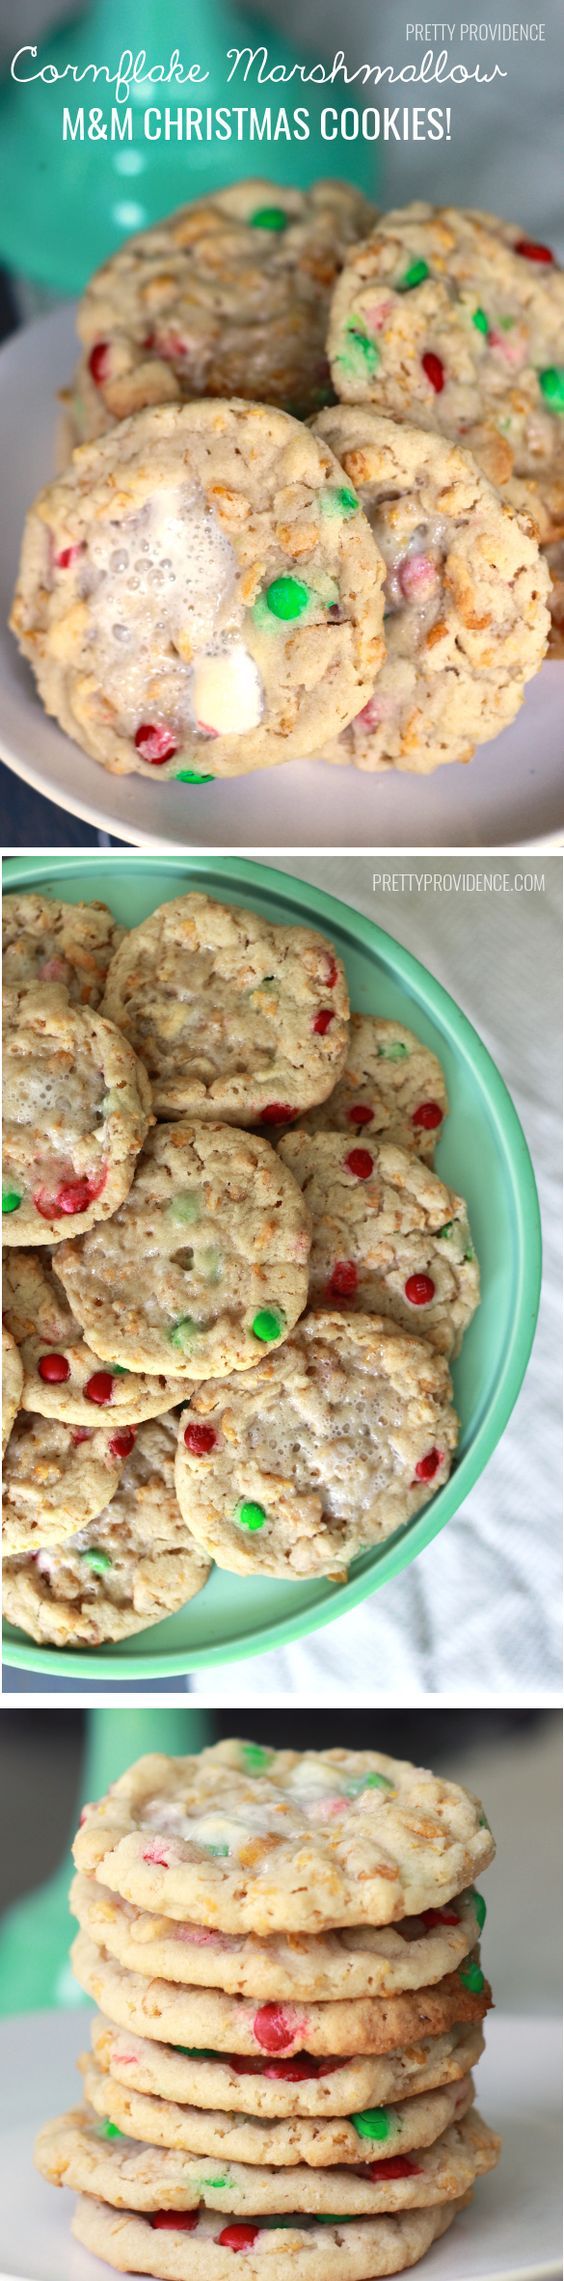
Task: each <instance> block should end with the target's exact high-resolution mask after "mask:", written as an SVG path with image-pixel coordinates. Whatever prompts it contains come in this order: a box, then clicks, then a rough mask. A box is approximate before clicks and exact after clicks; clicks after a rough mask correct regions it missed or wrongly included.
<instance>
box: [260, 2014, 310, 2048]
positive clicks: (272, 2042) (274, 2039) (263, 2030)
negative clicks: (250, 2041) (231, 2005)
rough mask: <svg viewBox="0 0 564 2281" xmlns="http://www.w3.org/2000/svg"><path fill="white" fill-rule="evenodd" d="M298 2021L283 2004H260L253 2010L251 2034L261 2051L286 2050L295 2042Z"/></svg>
mask: <svg viewBox="0 0 564 2281" xmlns="http://www.w3.org/2000/svg"><path fill="white" fill-rule="evenodd" d="M298 2028H299V2022H298V2019H297V2015H296V2013H295V2012H291V2011H290V2010H288V2009H285V2007H284V2005H283V2004H261V2005H260V2008H259V2011H258V2012H255V2017H254V2020H253V2035H254V2037H255V2039H256V2042H257V2043H260V2046H261V2050H262V2051H285V2050H286V2051H287V2049H288V2045H289V2044H292V2043H295V2042H296V2036H297V2033H298Z"/></svg>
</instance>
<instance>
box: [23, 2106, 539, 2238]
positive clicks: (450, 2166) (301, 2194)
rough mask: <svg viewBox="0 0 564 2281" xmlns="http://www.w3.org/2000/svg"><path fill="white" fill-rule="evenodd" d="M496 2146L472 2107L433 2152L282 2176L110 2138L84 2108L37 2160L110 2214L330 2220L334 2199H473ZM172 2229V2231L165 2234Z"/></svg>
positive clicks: (54, 2131) (357, 2208)
mask: <svg viewBox="0 0 564 2281" xmlns="http://www.w3.org/2000/svg"><path fill="white" fill-rule="evenodd" d="M499 2150H500V2141H499V2139H498V2138H496V2136H495V2134H494V2132H493V2131H491V2130H489V2128H488V2125H487V2123H484V2122H483V2121H482V2117H481V2115H478V2114H477V2113H476V2112H475V2110H473V2109H472V2108H469V2109H468V2112H467V2114H465V2115H463V2118H462V2121H460V2122H456V2123H451V2124H450V2125H449V2127H448V2128H447V2130H445V2131H443V2132H442V2133H441V2136H440V2138H437V2139H436V2140H435V2141H434V2142H433V2145H432V2146H425V2147H420V2148H418V2149H417V2160H415V2157H413V2158H412V2159H410V2158H409V2156H408V2155H404V2156H403V2157H399V2158H398V2157H397V2156H396V2157H395V2158H394V2157H393V2156H392V2157H390V2156H388V2158H387V2159H384V2160H383V2161H381V2162H377V2163H368V2164H365V2166H364V2169H359V2170H351V2169H350V2168H349V2169H335V2170H329V2171H328V2172H326V2171H324V2170H322V2169H317V2170H311V2169H307V2168H306V2167H305V2165H303V2167H301V2168H299V2169H296V2168H294V2169H292V2170H290V2171H289V2172H288V2174H287V2175H286V2173H285V2172H284V2171H280V2170H276V2171H274V2170H269V2169H268V2168H266V2166H263V2167H262V2169H253V2168H252V2167H251V2166H250V2165H248V2164H244V2163H236V2162H231V2161H228V2160H225V2159H224V2157H223V2153H222V2155H221V2158H220V2160H219V2162H216V2163H213V2162H211V2163H210V2162H206V2161H204V2162H202V2161H198V2159H197V2157H196V2158H193V2159H192V2160H191V2159H190V2158H188V2160H187V2159H186V2156H185V2155H184V2154H182V2155H180V2156H179V2155H178V2154H177V2153H176V2152H175V2150H174V2149H173V2148H171V2147H167V2148H165V2149H162V2148H159V2150H158V2152H157V2150H156V2148H154V2147H149V2146H145V2145H143V2144H141V2145H139V2144H137V2143H136V2142H135V2140H134V2139H130V2138H124V2137H123V2136H122V2134H121V2133H120V2132H119V2131H118V2132H116V2133H115V2135H114V2133H113V2132H112V2133H110V2132H109V2131H108V2135H107V2136H106V2135H105V2132H104V2125H103V2124H102V2125H100V2123H99V2122H96V2121H94V2118H93V2116H92V2115H91V2114H89V2113H88V2110H87V2109H86V2108H80V2107H77V2108H75V2109H74V2110H71V2112H70V2114H67V2115H59V2116H58V2117H57V2119H56V2121H54V2122H52V2123H46V2124H44V2127H43V2129H42V2130H41V2131H40V2132H39V2136H38V2138H37V2140H36V2145H35V2161H36V2164H37V2168H38V2170H40V2171H41V2174H42V2177H44V2178H46V2179H47V2180H48V2182H49V2184H50V2185H52V2186H71V2187H73V2188H74V2190H75V2192H78V2193H83V2194H90V2195H98V2194H102V2195H103V2196H104V2199H105V2200H106V2201H107V2202H110V2203H111V2205H112V2208H114V2209H121V2208H123V2205H124V2203H125V2204H126V2206H127V2207H128V2208H129V2209H136V2210H146V2211H147V2212H151V2211H155V2210H160V2211H161V2212H163V2211H165V2210H167V2211H174V2210H176V2211H179V2210H180V2211H182V2210H192V2209H198V2208H202V2207H203V2208H204V2209H211V2210H232V2211H234V2212H235V2213H236V2214H239V2215H241V2214H244V2213H245V2212H246V2211H247V2210H249V2211H252V2213H253V2215H258V2214H259V2212H272V2211H276V2212H277V2213H278V2214H279V2215H281V2214H282V2212H283V2211H285V2210H286V2209H289V2210H290V2211H291V2212H292V2211H293V2210H295V2208H296V2204H297V2206H298V2207H299V2209H300V2212H301V2213H303V2214H307V2215H310V2214H312V2215H313V2214H316V2213H318V2212H319V2213H324V2212H325V2211H326V2210H327V2211H328V2213H329V2214H331V2209H332V2206H333V2204H334V2203H335V2201H338V2203H339V2209H340V2211H341V2213H342V2215H343V2216H347V2217H348V2216H351V2217H352V2216H364V2215H366V2216H368V2215H371V2214H372V2215H378V2214H380V2213H382V2214H385V2213H390V2212H391V2211H394V2210H405V2209H413V2208H416V2209H430V2208H433V2207H434V2206H435V2205H436V2204H437V2203H438V2202H446V2201H451V2200H453V2199H456V2198H457V2197H458V2196H459V2195H461V2194H464V2193H467V2192H468V2190H469V2188H470V2187H471V2186H472V2185H473V2183H474V2179H475V2178H476V2177H479V2176H481V2175H482V2174H483V2172H484V2171H487V2170H492V2169H493V2168H494V2167H495V2163H496V2162H497V2160H498V2157H499ZM165 2230H168V2229H165Z"/></svg>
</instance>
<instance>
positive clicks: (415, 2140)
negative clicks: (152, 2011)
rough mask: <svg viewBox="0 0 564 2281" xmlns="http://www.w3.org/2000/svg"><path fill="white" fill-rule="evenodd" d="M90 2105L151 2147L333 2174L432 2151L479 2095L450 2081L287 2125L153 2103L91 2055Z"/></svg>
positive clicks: (84, 2070)
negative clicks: (338, 2168)
mask: <svg viewBox="0 0 564 2281" xmlns="http://www.w3.org/2000/svg"><path fill="white" fill-rule="evenodd" d="M79 2066H80V2071H81V2075H82V2077H83V2083H84V2090H85V2094H86V2098H87V2100H88V2103H89V2105H90V2107H92V2108H93V2109H94V2113H95V2114H97V2115H100V2116H101V2117H102V2119H103V2120H105V2121H109V2122H110V2123H115V2124H117V2127H118V2129H119V2130H120V2131H124V2132H125V2133H126V2135H127V2137H128V2138H134V2139H141V2141H142V2142H143V2143H145V2142H147V2144H148V2145H149V2146H151V2147H156V2146H162V2147H172V2148H173V2149H174V2150H175V2152H176V2153H184V2152H187V2153H188V2154H206V2155H211V2156H212V2157H215V2158H217V2157H219V2158H220V2160H222V2159H223V2156H224V2155H226V2156H227V2159H228V2160H231V2158H232V2159H233V2161H234V2162H245V2163H247V2162H248V2163H251V2164H252V2165H255V2164H258V2165H259V2166H262V2164H267V2165H268V2167H269V2168H274V2169H275V2170H284V2171H286V2170H290V2169H292V2167H294V2166H295V2165H297V2164H299V2165H302V2164H305V2165H306V2167H307V2168H308V2169H313V2170H316V2169H324V2170H326V2169H329V2168H331V2166H333V2165H334V2164H336V2163H339V2164H340V2163H344V2164H349V2165H352V2166H356V2167H358V2166H359V2165H360V2164H362V2163H368V2162H369V2163H370V2164H372V2163H375V2162H377V2161H378V2159H379V2157H381V2156H386V2155H388V2156H389V2155H393V2154H398V2153H402V2154H403V2153H405V2154H409V2153H411V2151H412V2149H414V2148H416V2147H418V2146H431V2145H432V2142H433V2140H434V2139H436V2138H438V2137H439V2136H440V2133H441V2131H443V2130H447V2129H448V2125H449V2123H452V2122H454V2120H455V2119H456V2118H457V2117H458V2116H460V2115H462V2114H464V2113H465V2112H466V2107H467V2106H468V2105H469V2104H470V2102H471V2100H472V2099H473V2097H474V2090H473V2085H472V2078H471V2076H468V2075H465V2076H464V2077H463V2079H462V2082H461V2083H452V2084H447V2085H446V2086H445V2087H444V2089H443V2090H440V2091H427V2092H425V2091H420V2092H419V2093H418V2094H417V2097H416V2098H413V2099H401V2100H399V2101H398V2102H397V2103H396V2104H395V2105H394V2106H390V2107H382V2106H379V2107H374V2108H372V2109H370V2108H369V2109H361V2110H360V2111H359V2112H357V2113H356V2114H354V2113H353V2114H352V2115H350V2116H345V2115H342V2116H338V2115H326V2116H322V2115H316V2116H315V2117H309V2116H303V2115H293V2116H287V2117H285V2118H284V2119H283V2120H271V2119H270V2118H269V2117H264V2116H258V2115H247V2114H244V2113H243V2114H232V2113H228V2112H222V2110H221V2109H217V2108H212V2109H211V2110H209V2111H208V2110H206V2109H202V2108H200V2107H179V2106H176V2105H175V2104H174V2103H173V2101H172V2100H170V2099H161V2098H156V2099H152V2098H147V2097H146V2096H144V2095H143V2093H142V2092H139V2091H137V2090H136V2089H130V2090H127V2091H126V2090H124V2089H123V2088H122V2086H121V2084H119V2083H114V2082H113V2080H112V2077H111V2076H109V2075H105V2074H104V2073H103V2071H102V2069H101V2068H99V2067H97V2066H96V2062H95V2060H93V2059H91V2058H90V2057H89V2056H86V2057H85V2058H84V2059H81V2060H80V2061H79Z"/></svg>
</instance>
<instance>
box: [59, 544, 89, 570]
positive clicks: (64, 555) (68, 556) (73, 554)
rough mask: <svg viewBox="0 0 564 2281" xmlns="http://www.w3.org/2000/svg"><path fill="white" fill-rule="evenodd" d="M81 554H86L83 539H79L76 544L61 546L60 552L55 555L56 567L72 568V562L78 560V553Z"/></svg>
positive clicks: (60, 568) (61, 568) (62, 568)
mask: <svg viewBox="0 0 564 2281" xmlns="http://www.w3.org/2000/svg"><path fill="white" fill-rule="evenodd" d="M79 554H84V540H83V539H80V540H77V543H76V545H75V546H63V547H61V551H60V554H56V555H55V569H56V570H70V566H71V562H76V558H77V555H79Z"/></svg>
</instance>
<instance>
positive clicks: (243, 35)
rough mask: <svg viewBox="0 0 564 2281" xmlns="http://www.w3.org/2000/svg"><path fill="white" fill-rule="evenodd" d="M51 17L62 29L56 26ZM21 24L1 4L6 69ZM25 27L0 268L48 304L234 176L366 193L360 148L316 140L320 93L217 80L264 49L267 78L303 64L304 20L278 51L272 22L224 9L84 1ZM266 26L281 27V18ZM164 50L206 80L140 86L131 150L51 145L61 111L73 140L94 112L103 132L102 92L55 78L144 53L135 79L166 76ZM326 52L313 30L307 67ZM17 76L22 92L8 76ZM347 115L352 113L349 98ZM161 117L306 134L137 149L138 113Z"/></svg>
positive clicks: (326, 99) (0, 144) (0, 94)
mask: <svg viewBox="0 0 564 2281" xmlns="http://www.w3.org/2000/svg"><path fill="white" fill-rule="evenodd" d="M61 13H63V14H64V16H65V21H64V22H63V23H62V24H61V23H60V21H59V18H60V14H61ZM28 15H29V8H28V6H27V5H26V6H25V7H24V8H23V9H21V8H20V7H15V6H13V5H8V6H6V4H5V0H3V6H2V8H1V10H0V31H1V32H2V35H3V45H4V47H5V49H6V59H7V58H8V56H9V54H10V38H9V35H10V31H11V33H12V37H13V50H12V53H14V54H15V53H16V51H18V50H19V48H20V46H22V47H23V46H24V45H28V44H29V42H28V40H26V19H27V17H28ZM31 16H32V22H33V21H34V20H35V19H36V18H37V16H39V24H40V30H42V31H43V36H42V37H41V39H40V44H39V51H38V55H37V61H36V62H34V61H33V60H32V58H31V56H30V55H27V56H26V57H25V58H24V57H23V56H22V59H21V61H20V62H19V63H18V65H17V73H18V79H17V81H16V80H15V79H14V78H13V77H10V76H8V74H6V76H5V78H4V83H3V86H2V88H1V90H0V260H3V261H4V262H5V264H6V265H7V267H9V269H11V270H12V271H14V272H15V273H16V274H17V275H18V276H19V277H20V278H26V279H28V280H31V281H32V282H33V283H35V284H36V285H41V286H42V287H43V288H46V289H48V291H49V292H50V293H53V294H72V293H76V292H79V291H81V289H82V287H83V286H84V285H85V283H86V280H87V278H88V276H89V275H90V272H91V270H92V269H94V268H95V267H97V265H98V263H99V262H100V261H102V260H104V259H105V257H106V256H107V255H108V254H110V253H113V252H114V251H115V248H116V246H117V245H119V244H120V243H121V242H122V240H123V239H124V238H125V237H128V236H129V235H130V234H131V232H132V231H135V230H142V229H144V228H146V227H147V225H148V223H150V222H152V221H155V220H157V219H158V217H159V216H161V215H163V214H166V213H169V212H171V211H172V209H173V208H174V207H175V206H179V205H181V204H183V203H184V201H186V200H189V199H192V198H200V197H203V196H204V195H207V194H208V193H209V192H210V191H212V190H215V189H219V188H221V187H223V186H225V184H226V183H229V182H234V181H236V180H237V179H238V178H240V177H241V176H243V175H261V176H263V177H268V178H269V179H270V180H272V181H273V182H275V183H281V184H282V183H286V184H287V183H291V184H295V185H296V186H297V187H298V188H299V189H305V188H307V185H308V184H309V183H311V182H313V181H315V180H316V178H317V177H318V176H320V175H338V176H339V177H340V178H341V179H342V180H344V181H349V182H354V183H356V184H358V186H359V187H360V188H361V189H364V190H366V191H369V192H370V194H371V195H373V194H374V191H375V188H376V185H377V175H378V171H379V169H378V161H377V158H376V151H375V145H374V144H373V143H366V142H363V141H362V140H361V139H360V138H359V139H358V140H351V141H345V140H343V138H342V137H341V138H340V140H339V142H338V143H335V142H329V143H328V142H323V141H322V139H321V133H320V124H319V122H320V114H321V110H322V107H323V105H324V104H325V103H332V102H334V101H335V91H334V90H332V89H331V88H329V89H327V88H321V87H318V86H316V85H315V84H312V85H309V86H305V87H304V86H303V85H301V84H300V82H299V80H298V81H297V82H296V81H294V80H291V81H290V83H289V84H286V83H285V82H284V81H282V82H280V81H278V82H277V81H274V82H273V83H272V84H268V83H266V84H265V83H263V84H261V83H260V81H259V79H258V66H254V67H253V70H252V72H251V73H250V75H249V77H248V78H246V79H245V80H243V78H242V77H241V73H240V71H239V72H238V74H237V77H236V79H235V80H233V79H230V72H231V70H232V65H231V64H230V63H229V61H228V51H229V50H231V49H246V48H248V47H251V48H252V49H253V50H257V49H260V48H261V47H262V46H266V47H267V49H268V68H269V69H270V70H272V69H273V68H276V69H277V70H278V71H280V69H281V68H284V69H285V70H286V71H288V69H290V68H291V67H292V66H293V65H296V64H298V63H299V62H300V61H304V60H305V61H308V62H309V63H310V64H311V62H312V60H313V58H312V53H311V40H310V39H308V28H307V14H306V15H305V17H304V32H303V36H302V31H301V28H300V27H298V29H297V30H296V32H295V34H294V36H293V37H292V39H291V40H288V39H287V38H286V37H285V34H284V29H283V21H282V23H279V24H277V25H276V24H275V25H273V24H272V23H265V22H264V20H263V19H262V16H261V13H260V9H259V10H258V11H257V12H255V11H254V10H252V11H248V10H247V8H246V7H245V6H241V5H239V4H238V0H190V6H189V7H188V6H187V5H186V0H90V4H89V5H88V7H87V8H86V9H84V10H82V11H78V10H77V14H76V16H75V17H72V18H71V20H70V21H68V20H67V17H66V11H64V10H59V8H58V7H57V4H56V0H55V4H54V5H53V6H52V7H48V8H47V9H45V7H44V6H40V7H39V9H37V8H33V7H32V9H31ZM280 16H281V18H282V20H283V18H284V10H283V9H281V10H280ZM53 25H55V27H56V28H55V29H53V28H52V27H53ZM342 37H343V38H344V37H345V33H344V31H343V34H342ZM176 49H177V50H179V52H180V56H181V59H182V63H183V65H184V69H185V71H187V70H188V69H189V66H190V64H196V63H197V64H198V65H199V66H200V70H201V72H202V73H207V75H208V76H207V78H206V80H205V81H203V82H202V84H201V85H198V84H195V85H192V86H190V85H187V86H180V85H176V84H175V83H174V82H172V83H171V84H170V85H167V84H163V85H159V84H158V83H156V84H151V82H150V81H149V80H148V79H147V78H145V79H144V80H141V79H140V80H138V81H137V83H136V84H134V85H133V86H132V89H131V95H130V97H129V99H128V100H129V102H130V105H131V109H132V113H133V118H132V139H131V141H124V142H122V141H121V140H119V139H116V140H113V141H112V140H111V139H109V129H108V134H107V136H106V139H104V136H103V133H102V132H101V131H100V132H98V131H97V129H96V128H94V130H93V135H92V139H88V136H87V135H85V139H84V141H82V142H81V141H78V140H76V141H74V140H66V141H65V142H63V140H62V120H63V110H64V107H65V106H67V107H68V109H69V110H70V111H71V112H72V116H73V122H74V117H75V113H76V111H77V110H78V108H79V107H80V106H83V107H84V112H85V127H86V125H87V123H88V114H89V112H90V111H91V109H92V108H93V107H96V108H97V109H98V111H99V112H100V113H103V118H102V120H101V127H103V126H105V125H106V126H107V122H108V121H109V120H110V118H111V111H112V96H113V90H112V88H111V86H110V85H109V84H108V82H106V81H103V80H101V81H99V82H98V84H95V83H93V81H92V77H91V76H89V77H87V78H84V77H82V79H81V80H77V81H76V82H75V80H74V79H73V78H70V77H69V78H68V79H67V78H66V77H64V78H62V79H61V74H63V73H65V72H66V71H67V70H69V69H70V67H71V66H72V67H73V68H74V70H75V71H76V72H77V73H81V74H84V71H85V69H86V68H87V67H88V66H89V65H92V63H94V62H95V63H97V64H98V65H106V66H107V69H108V72H110V73H112V74H115V72H116V69H117V66H118V64H119V61H120V56H121V54H122V52H123V51H126V50H130V51H131V54H132V55H133V56H137V55H139V54H140V53H141V52H142V51H143V50H144V51H145V54H146V60H147V69H149V67H150V66H151V65H156V64H165V65H166V66H168V64H169V60H170V57H171V56H172V55H173V53H174V51H175V50H176ZM333 52H334V51H333V47H332V44H331V41H329V43H328V44H327V42H326V40H325V37H324V34H323V29H322V27H318V29H317V32H316V33H315V34H314V55H315V56H316V57H317V58H319V59H321V58H323V57H327V56H328V57H329V58H331V56H332V54H333ZM45 70H48V71H49V72H50V73H51V74H52V73H56V74H58V77H57V78H55V79H51V82H50V83H49V82H48V81H46V80H43V79H41V78H40V77H36V78H35V79H32V78H31V73H32V72H36V73H38V72H39V71H45ZM24 73H25V75H26V80H25V83H23V82H22V80H21V79H20V76H19V75H20V74H22V75H23V74H24ZM28 75H29V76H28ZM337 100H338V97H337ZM360 100H361V102H362V96H361V98H360ZM346 101H347V103H348V102H349V96H348V95H347V96H346ZM351 105H352V107H353V108H354V107H355V92H354V90H353V92H352V95H351ZM167 106H168V108H169V109H170V110H171V111H172V113H173V116H174V118H175V117H176V113H177V110H178V108H179V107H180V109H181V110H182V111H183V112H185V110H186V108H187V107H190V108H195V107H197V108H199V109H201V110H203V111H204V112H205V111H206V110H207V108H208V107H211V109H212V110H216V109H217V108H218V107H220V106H227V107H229V108H230V110H231V111H232V112H234V111H235V109H236V108H238V107H245V106H247V107H248V108H250V107H252V106H254V107H255V109H256V110H257V111H258V112H259V113H260V115H261V117H262V114H263V113H264V112H265V111H266V110H267V109H271V111H272V116H273V122H274V121H276V119H277V115H278V113H279V111H280V109H281V108H284V109H285V110H286V112H287V114H288V118H289V120H290V123H291V124H292V114H293V111H294V108H295V107H296V106H300V107H304V106H305V107H307V110H308V112H309V135H308V139H307V140H305V141H304V140H301V139H299V140H298V139H291V140H286V139H285V137H284V135H282V136H281V137H280V139H277V140H275V141H274V140H272V141H271V142H267V141H256V140H255V141H251V138H250V132H249V127H248V122H244V127H243V139H242V140H241V141H239V140H238V139H236V138H235V134H234V133H233V134H232V136H231V138H230V139H229V140H225V141H224V140H218V139H213V140H210V141H208V140H207V139H205V128H204V129H203V130H202V131H203V135H204V139H203V140H202V141H198V140H190V141H189V142H188V141H185V140H177V139H176V138H175V136H173V138H172V140H171V141H168V142H167V141H165V140H164V139H163V136H162V135H161V138H160V139H155V140H147V139H146V137H145V135H144V132H143V120H142V114H143V113H144V111H145V110H147V109H148V108H149V107H150V108H151V110H152V111H161V112H163V113H164V111H165V109H166V107H167ZM113 108H114V109H115V110H116V111H118V112H120V113H122V112H123V111H125V110H126V109H127V100H125V101H124V102H123V103H121V102H120V103H114V104H113ZM157 126H158V121H157V120H155V121H153V120H152V121H151V128H152V131H153V130H154V128H156V127H157Z"/></svg>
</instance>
